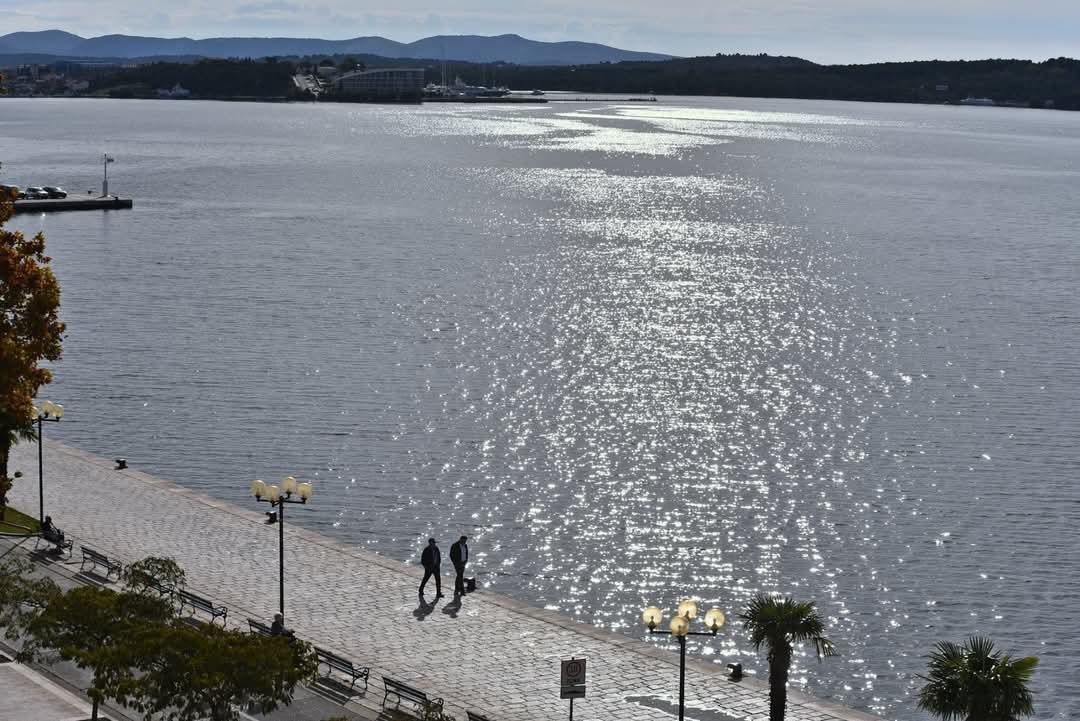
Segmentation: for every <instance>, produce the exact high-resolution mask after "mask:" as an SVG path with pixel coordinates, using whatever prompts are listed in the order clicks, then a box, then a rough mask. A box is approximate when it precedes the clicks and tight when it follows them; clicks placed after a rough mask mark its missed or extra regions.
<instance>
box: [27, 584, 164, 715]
mask: <svg viewBox="0 0 1080 721" xmlns="http://www.w3.org/2000/svg"><path fill="white" fill-rule="evenodd" d="M173 614H174V610H173V608H172V606H171V605H170V604H169V603H168V602H166V601H164V600H162V599H158V598H153V597H151V596H148V595H144V594H140V593H131V592H124V593H117V592H115V591H112V590H109V589H107V588H98V587H96V586H80V587H77V588H73V589H71V590H69V591H66V592H65V593H63V594H60V595H58V596H55V597H53V598H52V599H50V600H49V602H48V605H46V606H45V608H44V609H43V610H42V611H41V612H40V613H38V614H36V615H34V616H33V617H31V618H29V619H28V620H27V621H26V622H25V623H24V624H22V631H23V633H24V638H25V640H26V643H25V644H24V646H23V649H22V651H20V652H19V658H20V660H24V661H26V660H32V659H39V660H44V661H47V662H48V661H53V660H55V659H61V660H64V661H71V662H73V663H74V664H75V665H76V666H78V667H79V668H83V669H89V670H90V671H92V672H93V681H92V682H91V684H90V688H89V689H87V692H86V693H87V696H89V697H90V701H91V703H92V705H93V713H92V715H91V718H92V719H95V720H96V719H97V718H98V708H99V706H100V705H101V702H102V701H104V700H105V699H107V698H116V697H117V691H116V690H117V688H118V687H119V686H120V684H121V683H123V682H124V681H126V680H127V679H128V678H130V676H131V675H132V669H133V667H134V666H135V658H134V656H133V654H132V652H131V650H130V639H131V638H132V637H133V636H134V635H135V634H138V633H144V632H145V630H146V629H147V628H148V627H150V628H154V627H161V626H163V625H164V624H165V623H166V622H168V621H169V620H170V619H171V618H172V617H173Z"/></svg>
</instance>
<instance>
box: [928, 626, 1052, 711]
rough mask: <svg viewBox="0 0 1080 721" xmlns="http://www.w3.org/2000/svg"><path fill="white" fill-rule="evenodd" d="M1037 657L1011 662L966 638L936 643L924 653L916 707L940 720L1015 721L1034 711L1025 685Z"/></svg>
mask: <svg viewBox="0 0 1080 721" xmlns="http://www.w3.org/2000/svg"><path fill="white" fill-rule="evenodd" d="M1038 663H1039V659H1037V658H1036V657H1034V656H1026V657H1024V658H1017V659H1014V658H1012V657H1011V656H1009V655H1007V654H1002V653H1001V651H998V650H996V649H995V648H994V642H993V641H992V640H990V639H989V638H985V637H982V636H972V637H971V638H969V639H968V640H967V641H966V642H964V645H963V646H958V645H956V644H955V643H952V642H950V641H941V642H939V643H938V644H937V647H936V650H935V651H934V652H933V653H932V654H930V657H929V663H928V664H927V674H928V675H927V676H922V677H921V678H922V679H923V680H924V681H926V685H925V686H923V688H922V690H921V691H919V708H921V709H923V710H924V711H929V712H930V713H932V714H934V715H935V716H938V717H940V718H942V719H944V720H945V721H1017V719H1020V718H1022V717H1024V716H1030V715H1032V714H1033V713H1035V709H1034V704H1033V697H1032V694H1031V690H1030V689H1029V688H1028V686H1027V684H1028V681H1030V680H1031V677H1032V675H1033V674H1034V673H1035V667H1036V666H1037V665H1038Z"/></svg>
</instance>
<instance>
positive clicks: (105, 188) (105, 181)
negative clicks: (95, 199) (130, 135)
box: [101, 153, 116, 198]
mask: <svg viewBox="0 0 1080 721" xmlns="http://www.w3.org/2000/svg"><path fill="white" fill-rule="evenodd" d="M115 162H116V158H114V157H112V156H111V155H109V154H108V153H103V154H102V156H101V167H102V169H103V171H104V173H105V174H104V176H103V177H102V180H101V197H102V198H107V197H108V196H109V163H115Z"/></svg>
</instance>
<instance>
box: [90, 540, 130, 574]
mask: <svg viewBox="0 0 1080 721" xmlns="http://www.w3.org/2000/svg"><path fill="white" fill-rule="evenodd" d="M87 563H89V564H90V570H91V571H92V570H94V569H95V568H97V567H98V566H101V567H102V568H104V569H105V578H108V577H109V576H111V575H113V574H114V573H115V574H116V576H117V578H119V577H120V572H121V571H123V570H124V564H122V563H120V562H119V561H114V560H112V559H111V558H109V557H108V556H106V555H105V554H104V553H98V552H97V551H95V550H94V549H92V548H87V547H86V546H83V547H82V564H80V565H79V571H80V572H84V571H86V564H87Z"/></svg>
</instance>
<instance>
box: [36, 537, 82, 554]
mask: <svg viewBox="0 0 1080 721" xmlns="http://www.w3.org/2000/svg"><path fill="white" fill-rule="evenodd" d="M42 541H44V542H45V543H47V544H49V545H50V546H53V547H54V549H55V550H56V553H57V554H58V555H60V556H63V555H64V551H67V552H68V556H70V555H71V554H72V553H73V552H74V549H75V541H73V540H71V539H70V538H65V539H64V540H63V541H61V540H60V539H59V538H57V537H55V536H51V535H50V536H47V535H45V534H44V533H42V534H41V535H40V536H38V537H37V540H36V541H34V550H37V549H38V548H40V547H41V542H42Z"/></svg>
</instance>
